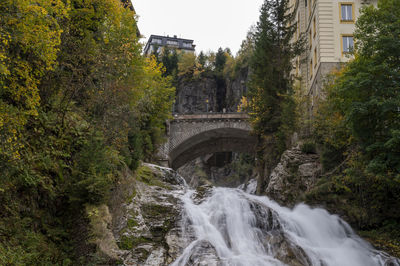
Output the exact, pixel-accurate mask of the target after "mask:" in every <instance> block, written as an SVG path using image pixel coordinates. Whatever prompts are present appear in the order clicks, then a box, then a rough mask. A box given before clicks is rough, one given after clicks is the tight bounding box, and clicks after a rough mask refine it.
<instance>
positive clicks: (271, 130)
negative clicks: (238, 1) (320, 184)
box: [248, 0, 304, 186]
mask: <svg viewBox="0 0 400 266" xmlns="http://www.w3.org/2000/svg"><path fill="white" fill-rule="evenodd" d="M293 22H294V14H293V13H292V12H290V6H289V0H265V1H264V4H263V5H262V7H261V15H260V19H259V22H258V23H257V26H256V28H255V32H254V42H255V47H254V52H253V56H252V58H251V60H250V68H251V73H252V74H251V76H250V83H249V95H248V96H249V99H250V102H251V105H250V106H251V109H252V110H251V118H252V122H253V126H254V130H255V133H256V134H257V135H258V136H259V148H260V152H259V154H258V157H259V159H261V161H260V162H261V163H262V166H263V167H266V168H267V171H266V172H264V173H265V174H266V175H269V170H270V168H271V167H272V166H273V165H274V164H276V161H277V160H278V159H279V156H280V154H281V153H282V152H283V150H284V149H285V148H286V147H285V146H286V145H285V143H286V140H287V138H288V136H289V135H290V134H291V133H292V131H293V129H294V124H295V114H294V109H295V105H294V101H293V97H292V94H293V89H292V77H291V71H292V68H293V67H292V61H293V59H294V58H295V56H297V55H299V54H300V53H301V50H302V47H303V43H304V41H303V38H300V39H299V41H296V42H293V36H294V34H295V32H296V24H295V23H293ZM266 149H267V150H268V154H267V155H266V156H264V155H263V152H262V151H265V150H266ZM260 183H262V182H260ZM261 186H262V185H261Z"/></svg>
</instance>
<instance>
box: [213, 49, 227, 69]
mask: <svg viewBox="0 0 400 266" xmlns="http://www.w3.org/2000/svg"><path fill="white" fill-rule="evenodd" d="M225 63H226V54H225V51H224V50H222V48H221V47H220V48H219V49H218V52H217V54H216V55H215V70H216V71H217V72H222V71H223V70H224V67H225Z"/></svg>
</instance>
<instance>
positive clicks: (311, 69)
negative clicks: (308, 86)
mask: <svg viewBox="0 0 400 266" xmlns="http://www.w3.org/2000/svg"><path fill="white" fill-rule="evenodd" d="M312 77H313V63H312V59H311V60H310V79H312Z"/></svg>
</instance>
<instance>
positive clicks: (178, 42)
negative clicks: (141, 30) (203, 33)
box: [144, 35, 196, 55]
mask: <svg viewBox="0 0 400 266" xmlns="http://www.w3.org/2000/svg"><path fill="white" fill-rule="evenodd" d="M163 47H168V48H171V49H177V50H181V51H184V52H192V53H193V52H194V51H195V47H196V45H194V44H193V40H188V39H181V38H178V37H177V36H176V35H174V36H173V37H169V36H160V35H151V36H150V38H149V40H148V41H147V44H146V46H145V47H144V54H145V55H150V54H151V53H153V52H155V51H156V49H157V50H158V52H161V49H162V48H163Z"/></svg>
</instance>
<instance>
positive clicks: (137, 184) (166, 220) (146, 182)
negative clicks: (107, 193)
mask: <svg viewBox="0 0 400 266" xmlns="http://www.w3.org/2000/svg"><path fill="white" fill-rule="evenodd" d="M185 191H186V186H185V181H184V180H183V178H182V177H180V176H179V175H178V174H177V173H176V172H174V171H173V170H171V169H168V168H163V167H159V166H155V165H151V164H143V165H142V166H141V167H140V168H139V169H138V170H137V173H136V175H135V176H131V175H130V174H129V173H127V174H126V178H125V180H124V181H123V182H122V183H121V184H119V186H118V187H117V188H116V189H115V191H114V192H113V197H112V199H111V200H110V204H109V206H107V205H101V206H99V207H89V208H88V209H87V212H88V216H89V218H90V220H91V225H92V231H93V234H92V235H93V241H92V242H93V243H95V244H96V246H97V249H98V253H99V257H102V258H104V259H103V263H104V262H106V264H107V265H114V264H118V265H120V264H122V265H143V266H150V265H154V266H158V265H168V264H170V263H171V262H173V261H174V260H175V258H176V257H177V256H178V255H179V254H180V253H181V252H182V250H183V248H184V246H183V245H184V241H182V239H181V236H180V234H181V231H180V230H179V228H180V226H179V222H180V218H181V208H182V203H181V202H180V200H179V196H180V195H182V194H184V193H185Z"/></svg>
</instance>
